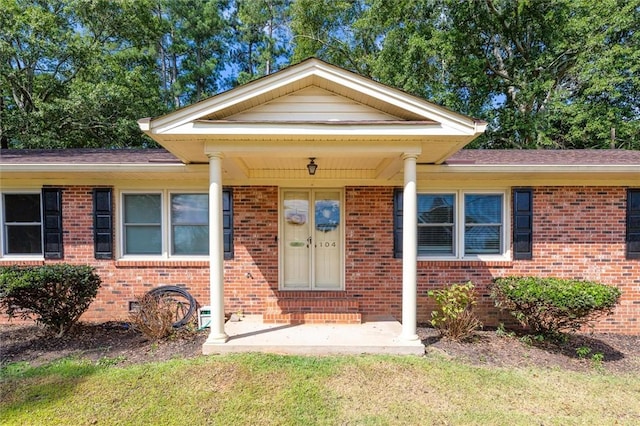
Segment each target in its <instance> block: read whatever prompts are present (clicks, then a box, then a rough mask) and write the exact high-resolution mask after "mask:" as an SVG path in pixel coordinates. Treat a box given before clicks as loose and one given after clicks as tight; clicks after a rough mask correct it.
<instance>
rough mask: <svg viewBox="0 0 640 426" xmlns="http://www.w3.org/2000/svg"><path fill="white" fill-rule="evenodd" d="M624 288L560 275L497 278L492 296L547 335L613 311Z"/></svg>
mask: <svg viewBox="0 0 640 426" xmlns="http://www.w3.org/2000/svg"><path fill="white" fill-rule="evenodd" d="M620 294H621V293H620V289H618V288H616V287H613V286H608V285H605V284H600V283H595V282H591V281H578V280H566V279H560V278H537V277H505V278H496V279H495V280H494V284H493V287H492V290H491V297H492V298H493V299H494V301H495V304H496V306H497V307H499V308H501V309H507V310H509V311H511V314H512V315H513V316H514V317H515V318H516V319H517V320H518V321H519V322H520V323H521V324H522V325H523V326H525V327H529V328H530V329H531V330H532V331H534V332H535V333H538V334H543V335H558V334H560V333H561V332H563V331H569V332H573V331H576V330H579V329H580V328H581V327H583V326H584V325H586V324H588V323H589V322H591V321H593V320H595V319H596V318H598V317H600V316H603V315H608V314H610V313H611V312H612V310H613V308H614V307H615V305H616V303H618V300H619V299H620Z"/></svg>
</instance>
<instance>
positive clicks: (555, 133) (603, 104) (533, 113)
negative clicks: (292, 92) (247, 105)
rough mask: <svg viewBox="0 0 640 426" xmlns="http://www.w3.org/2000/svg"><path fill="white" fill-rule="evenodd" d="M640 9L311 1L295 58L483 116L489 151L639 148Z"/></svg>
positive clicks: (302, 4)
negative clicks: (329, 64)
mask: <svg viewBox="0 0 640 426" xmlns="http://www.w3.org/2000/svg"><path fill="white" fill-rule="evenodd" d="M639 14H640V2H639V1H638V0H633V1H632V2H624V1H618V0H605V1H602V2H591V1H588V0H576V1H570V0H553V1H546V2H543V1H530V0H517V1H509V0H482V1H474V0H466V1H458V0H440V1H434V0H397V1H394V2H387V1H383V0H356V1H335V2H334V1H328V0H324V1H318V2H315V1H310V0H299V1H297V2H296V3H295V4H294V6H293V22H292V28H293V31H294V40H295V43H296V46H295V53H294V59H296V60H298V59H302V58H304V57H307V56H311V55H315V56H319V57H321V58H324V59H326V60H328V61H329V62H332V63H336V64H338V65H341V66H345V67H347V68H349V69H352V70H354V71H356V72H358V73H360V74H363V75H366V76H369V77H371V78H374V79H376V80H379V81H381V82H383V83H386V84H391V85H393V86H397V87H399V88H402V89H404V90H406V91H408V92H410V93H413V94H416V95H418V96H423V97H426V98H427V99H430V100H433V101H435V102H437V103H440V104H442V105H444V106H447V107H450V108H452V109H455V110H457V111H460V112H463V113H465V114H469V115H472V116H476V117H478V118H483V119H485V120H486V121H488V123H489V128H488V131H487V134H486V135H485V136H484V137H483V138H480V139H478V140H477V142H476V143H475V146H479V147H485V148H583V147H598V148H606V147H609V146H610V145H611V134H612V130H611V129H615V131H616V135H617V136H616V138H615V140H614V145H615V146H625V147H627V148H640V142H639V134H638V122H639V120H638V118H640V117H639V115H640V114H639V111H638V107H637V105H639V102H638V93H639V91H638V87H639V84H640V83H639V81H640V80H639V78H640V77H638V72H637V70H638V67H639V66H640V60H639V53H638V52H640V49H638V38H639V37H640V35H639V34H638V31H637V28H638V22H640V19H638V18H639V16H638V15H639Z"/></svg>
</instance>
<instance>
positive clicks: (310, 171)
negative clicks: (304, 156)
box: [307, 157, 318, 176]
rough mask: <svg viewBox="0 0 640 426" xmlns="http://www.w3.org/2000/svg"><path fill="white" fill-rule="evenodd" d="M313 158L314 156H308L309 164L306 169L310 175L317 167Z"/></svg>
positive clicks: (314, 172) (313, 173)
mask: <svg viewBox="0 0 640 426" xmlns="http://www.w3.org/2000/svg"><path fill="white" fill-rule="evenodd" d="M315 159H316V157H309V160H310V161H309V164H307V170H309V174H310V175H311V176H313V175H315V174H316V169H317V168H318V165H317V164H316V163H315Z"/></svg>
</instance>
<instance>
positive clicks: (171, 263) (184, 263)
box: [115, 259, 209, 268]
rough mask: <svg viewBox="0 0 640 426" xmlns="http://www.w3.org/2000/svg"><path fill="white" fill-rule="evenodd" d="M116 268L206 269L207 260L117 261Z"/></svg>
mask: <svg viewBox="0 0 640 426" xmlns="http://www.w3.org/2000/svg"><path fill="white" fill-rule="evenodd" d="M115 266H116V268H141V267H147V268H149V267H150V268H153V267H163V268H171V267H174V268H208V267H209V260H208V259H207V260H205V259H118V260H116V262H115Z"/></svg>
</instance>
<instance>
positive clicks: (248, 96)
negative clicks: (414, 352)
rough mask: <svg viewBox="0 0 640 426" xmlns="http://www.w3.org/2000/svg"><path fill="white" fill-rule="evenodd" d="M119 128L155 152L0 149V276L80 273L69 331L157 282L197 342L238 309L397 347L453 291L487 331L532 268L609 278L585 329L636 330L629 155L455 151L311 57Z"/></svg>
mask: <svg viewBox="0 0 640 426" xmlns="http://www.w3.org/2000/svg"><path fill="white" fill-rule="evenodd" d="M139 125H140V128H141V129H142V131H144V132H145V133H146V134H147V135H149V136H150V137H151V138H153V139H154V140H155V141H157V142H158V143H159V144H160V145H161V146H163V147H164V148H165V149H141V150H105V149H69V150H57V151H54V150H32V151H29V150H5V151H2V153H1V154H0V167H1V169H0V171H1V173H0V192H1V195H2V196H1V197H0V215H1V216H0V221H1V222H2V226H1V231H0V245H1V248H2V249H1V252H0V265H14V264H18V265H41V264H44V263H54V262H61V261H62V262H68V263H77V264H90V265H92V266H94V267H95V268H96V270H97V272H98V273H99V275H100V276H101V277H102V280H103V286H102V288H101V290H100V292H99V294H98V297H97V299H96V300H95V301H94V302H93V304H92V305H91V307H90V309H89V310H88V311H87V312H86V314H85V315H84V316H83V320H87V321H105V320H119V319H126V318H127V315H128V312H129V307H130V304H131V302H132V301H134V300H135V297H137V296H140V295H142V294H143V293H144V292H146V291H148V290H149V289H151V288H154V287H157V286H160V285H169V284H171V285H181V286H185V287H186V288H187V289H188V291H189V292H190V293H191V294H192V295H193V296H194V297H195V298H196V299H197V301H198V302H199V304H200V305H208V306H211V313H212V322H211V334H210V336H209V338H208V340H207V342H206V343H205V347H207V346H212V345H217V344H221V343H224V342H225V341H226V340H227V336H226V334H225V330H224V314H225V313H233V312H238V311H241V312H243V313H245V314H258V315H262V316H263V318H264V320H265V321H268V322H360V321H363V320H364V321H366V320H367V319H369V318H376V317H393V318H395V319H396V320H398V321H401V322H402V336H401V337H402V338H404V339H407V340H411V339H416V338H417V336H416V322H424V321H427V320H428V319H429V318H430V314H431V311H432V309H433V307H434V306H433V303H432V301H430V299H429V298H428V297H427V291H428V290H430V289H436V288H442V287H444V286H447V285H448V284H452V283H457V282H466V281H472V282H473V283H474V284H475V285H476V287H477V289H478V290H479V294H480V302H479V309H478V312H479V315H480V317H481V319H482V320H483V321H484V323H485V324H488V325H496V324H497V323H498V322H499V321H503V320H505V319H507V318H508V316H507V315H506V314H504V313H500V312H499V311H497V310H496V309H495V308H494V307H493V305H492V301H491V300H490V298H489V296H488V294H487V293H488V291H487V289H488V286H489V285H490V283H491V281H492V279H493V278H494V277H499V276H506V275H540V276H559V277H565V278H578V279H588V280H595V281H599V282H603V283H608V284H613V285H616V286H618V287H619V288H621V289H622V291H623V295H622V299H621V301H620V304H619V306H618V307H617V308H616V310H615V313H614V315H612V316H610V317H607V318H605V319H603V320H601V321H600V322H599V323H598V324H597V325H596V327H597V329H598V330H599V331H606V332H615V333H624V334H638V333H640V324H639V322H638V317H639V316H640V315H639V314H640V152H638V151H621V150H599V151H596V150H584V151H580V150H578V151H512V150H496V151H487V150H463V148H464V147H465V146H466V145H467V144H468V143H469V142H471V141H472V140H473V139H475V138H476V137H477V136H479V135H480V134H482V133H483V131H484V130H485V126H486V123H484V122H481V121H478V120H474V119H471V118H469V117H465V116H462V115H460V114H457V113H454V112H452V111H450V110H447V109H445V108H442V107H440V106H437V105H434V104H432V103H429V102H427V101H424V100H422V99H419V98H416V97H414V96H410V95H408V94H406V93H404V92H401V91H398V90H395V89H393V88H390V87H387V86H384V85H382V84H379V83H377V82H374V81H371V80H369V79H366V78H363V77H360V76H358V75H356V74H353V73H351V72H348V71H345V70H343V69H340V68H337V67H335V66H332V65H329V64H327V63H325V62H322V61H319V60H317V59H310V60H307V61H304V62H301V63H300V64H297V65H294V66H291V67H289V68H287V69H285V70H282V71H280V72H278V73H275V74H272V75H269V76H267V77H264V78H262V79H259V80H257V81H254V82H251V83H249V84H246V85H244V86H240V87H238V88H235V89H233V90H230V91H228V92H225V93H222V94H220V95H217V96H214V97H212V98H209V99H207V100H204V101H202V102H199V103H196V104H194V105H191V106H188V107H186V108H183V109H180V110H177V111H175V112H173V113H170V114H168V115H166V116H163V117H159V118H153V119H143V120H140V122H139ZM312 163H313V164H312ZM310 164H311V166H309V165H310ZM313 165H315V166H317V169H316V170H313V167H312V166H313ZM313 172H314V173H313ZM5 320H6V319H5Z"/></svg>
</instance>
